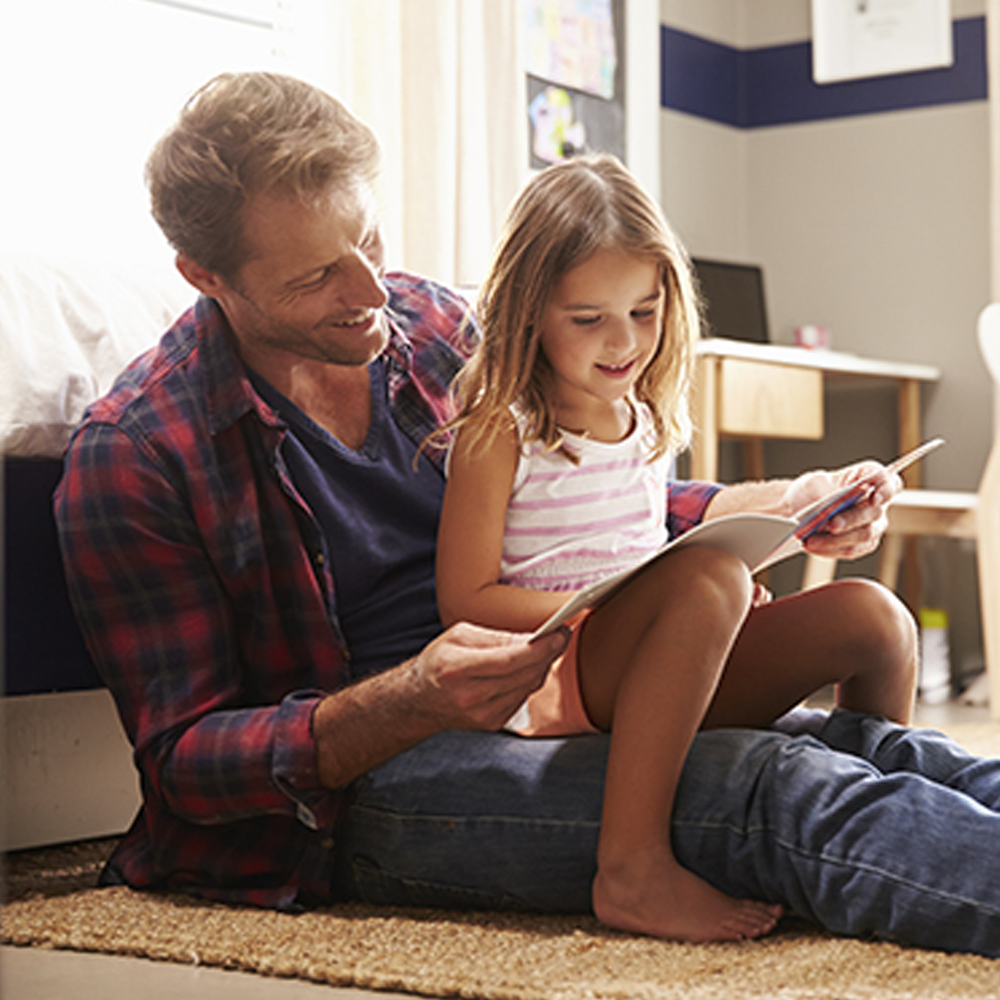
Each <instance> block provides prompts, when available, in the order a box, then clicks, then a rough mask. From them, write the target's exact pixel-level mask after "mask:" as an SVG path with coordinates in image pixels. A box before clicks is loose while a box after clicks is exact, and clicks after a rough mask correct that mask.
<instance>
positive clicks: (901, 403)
mask: <svg viewBox="0 0 1000 1000" xmlns="http://www.w3.org/2000/svg"><path fill="white" fill-rule="evenodd" d="M898 407H899V454H900V455H902V454H905V453H906V452H908V451H912V450H913V449H914V448H916V447H917V445H918V444H920V433H921V431H920V383H919V382H918V381H917V380H916V379H911V378H905V379H900V381H899V400H898ZM903 481H904V482H905V483H906V485H907V486H910V487H917V486H919V485H920V463H919V462H917V463H915V464H914V465H911V466H910V467H909V468H908V469H906V470H904V472H903Z"/></svg>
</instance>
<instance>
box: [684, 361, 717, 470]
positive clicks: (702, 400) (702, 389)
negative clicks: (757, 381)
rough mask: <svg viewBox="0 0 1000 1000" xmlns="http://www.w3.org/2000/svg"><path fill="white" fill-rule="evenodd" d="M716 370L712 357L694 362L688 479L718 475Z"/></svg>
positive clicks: (715, 362) (715, 363)
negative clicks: (692, 429) (692, 423)
mask: <svg viewBox="0 0 1000 1000" xmlns="http://www.w3.org/2000/svg"><path fill="white" fill-rule="evenodd" d="M718 394H719V369H718V362H717V360H716V359H715V358H711V357H708V358H698V359H697V360H696V362H695V375H694V389H693V392H692V393H691V419H692V420H693V421H694V439H693V441H692V442H691V478H692V479H705V480H708V481H710V482H712V481H715V480H716V479H718V477H719V420H718V413H719V405H718Z"/></svg>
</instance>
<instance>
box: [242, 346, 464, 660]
mask: <svg viewBox="0 0 1000 1000" xmlns="http://www.w3.org/2000/svg"><path fill="white" fill-rule="evenodd" d="M369 373H370V383H371V393H372V420H371V427H370V428H369V430H368V436H367V437H366V439H365V441H364V444H363V445H362V446H361V448H360V449H358V450H357V451H353V450H351V449H350V448H347V447H345V446H344V445H343V444H341V443H340V441H338V440H337V439H336V438H335V437H334V436H333V435H332V434H330V433H329V432H328V431H327V430H325V429H324V428H323V427H320V426H319V425H318V424H317V423H315V422H314V421H313V420H311V419H310V418H309V417H308V416H306V414H305V413H303V412H302V410H300V409H299V408H298V407H297V406H296V405H295V404H294V403H292V402H291V401H290V400H289V399H287V398H286V397H285V396H283V395H282V394H281V393H280V392H278V390H277V389H275V388H274V387H273V386H272V385H270V384H269V383H267V382H266V381H265V380H264V379H262V378H261V377H260V376H259V375H256V374H255V373H251V380H252V381H253V384H254V387H255V388H256V389H257V391H258V392H259V393H260V395H261V396H262V397H263V398H264V400H265V401H266V402H267V404H268V405H269V406H270V407H271V408H272V409H274V410H275V411H276V412H277V413H278V414H279V415H280V416H281V418H282V419H283V420H284V421H285V422H286V423H287V424H288V426H289V433H288V434H287V435H286V437H285V441H284V444H283V446H282V447H283V451H282V454H283V457H284V459H285V461H286V463H287V464H288V469H289V472H290V474H291V477H292V481H293V482H294V483H295V487H296V489H297V490H298V491H299V492H300V493H301V494H302V496H303V497H304V498H305V500H306V502H307V503H308V504H309V506H310V508H311V509H312V511H313V514H314V515H315V516H316V518H317V520H318V521H319V524H320V527H321V529H322V531H323V536H324V538H325V540H326V549H327V553H328V556H329V558H330V560H331V571H332V573H333V579H334V586H335V613H336V615H337V619H338V621H339V624H340V629H341V631H342V633H343V635H344V639H345V640H346V642H347V647H348V649H349V650H350V654H351V674H352V675H353V676H354V677H363V676H366V675H368V674H372V673H377V672H378V671H380V670H385V669H387V668H389V667H393V666H395V665H397V664H399V663H402V662H403V661H404V660H406V659H408V658H409V657H411V656H413V655H414V654H416V653H417V652H418V651H419V650H420V649H422V648H423V647H424V646H425V645H426V644H427V643H428V642H429V641H430V640H431V639H433V638H434V637H435V636H436V635H438V633H439V632H440V631H441V628H442V625H441V620H440V617H439V615H438V609H437V594H436V591H435V582H434V552H435V547H436V541H437V527H438V518H439V516H440V512H441V500H442V497H443V496H444V477H443V475H442V473H441V472H440V470H439V469H438V468H437V467H436V466H435V465H434V464H433V463H432V462H430V461H429V460H428V459H427V457H426V456H425V455H421V456H420V458H419V460H418V461H417V463H416V468H414V457H415V456H416V453H417V444H416V442H414V441H412V440H410V438H408V437H407V436H406V435H405V434H404V433H403V432H402V431H401V430H400V429H399V427H398V426H397V425H396V422H395V420H393V418H392V412H391V409H390V406H389V398H388V382H387V378H386V372H385V365H384V363H383V362H382V361H375V362H373V363H372V364H371V365H369Z"/></svg>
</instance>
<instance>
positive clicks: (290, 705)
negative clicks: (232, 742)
mask: <svg viewBox="0 0 1000 1000" xmlns="http://www.w3.org/2000/svg"><path fill="white" fill-rule="evenodd" d="M324 697H326V696H325V695H324V694H323V693H322V692H320V691H296V692H294V693H293V694H290V695H288V696H287V697H286V698H285V699H284V700H283V701H282V702H281V704H280V705H279V706H278V715H277V718H276V719H275V727H274V757H273V759H272V765H271V767H272V770H271V776H272V779H273V781H274V784H275V786H276V787H277V788H278V789H279V791H281V792H282V793H283V794H284V795H287V796H288V798H289V799H290V800H291V801H292V802H293V803H294V805H295V814H296V817H297V818H298V820H299V822H300V823H302V825H303V826H306V827H308V828H309V829H310V830H320V829H324V828H325V827H328V826H330V825H331V824H332V823H333V821H334V819H335V818H336V814H337V804H338V800H339V798H340V795H339V794H338V793H336V792H332V791H330V789H328V788H324V787H323V786H322V785H321V784H320V780H319V764H318V761H317V759H316V741H315V740H314V739H313V734H312V717H313V712H315V711H316V706H317V705H318V704H319V703H320V701H322V700H323V698H324Z"/></svg>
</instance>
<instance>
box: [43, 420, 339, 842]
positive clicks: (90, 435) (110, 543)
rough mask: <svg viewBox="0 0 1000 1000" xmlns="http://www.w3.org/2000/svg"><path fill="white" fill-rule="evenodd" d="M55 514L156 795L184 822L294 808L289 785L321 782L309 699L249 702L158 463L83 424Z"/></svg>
mask: <svg viewBox="0 0 1000 1000" xmlns="http://www.w3.org/2000/svg"><path fill="white" fill-rule="evenodd" d="M56 509H57V518H58V521H59V523H60V526H61V543H62V546H63V552H64V560H65V563H66V567H67V571H68V572H67V577H68V582H69V584H70V588H71V592H72V596H73V598H74V604H75V606H76V608H77V613H78V615H79V617H80V619H81V625H82V627H83V631H84V633H85V635H86V636H87V638H88V642H89V644H90V646H91V651H92V653H93V655H94V658H95V661H96V662H97V663H98V664H99V665H100V667H101V670H102V673H103V674H104V675H105V676H104V679H105V681H106V683H107V684H108V686H109V687H110V688H111V689H112V690H113V691H114V692H115V696H116V698H117V700H118V704H119V710H120V714H121V717H122V719H123V722H124V723H125V725H126V727H127V728H128V730H129V732H128V735H129V737H130V739H131V741H132V742H133V745H134V747H135V754H136V759H137V762H138V763H139V765H140V767H141V770H142V773H143V775H144V776H145V779H146V780H147V781H149V782H151V783H152V785H153V789H152V790H153V793H154V797H155V799H156V800H158V801H161V802H163V803H164V804H165V805H167V806H168V808H169V809H170V810H171V812H173V813H174V814H175V815H177V816H178V817H180V818H182V819H185V820H188V821H191V822H195V823H210V824H211V823H220V822H224V821H232V820H237V819H241V818H245V817H248V816H252V815H257V814H260V813H274V812H279V813H287V814H292V815H295V814H296V812H297V811H298V803H297V802H296V801H295V799H294V798H290V797H289V793H290V792H292V793H295V792H298V793H299V795H300V796H302V797H303V798H304V799H308V798H309V797H310V793H311V792H316V791H318V790H319V782H318V778H317V776H316V773H315V772H316V765H315V751H314V747H313V742H312V738H311V734H310V720H311V716H312V710H313V708H314V707H315V701H316V700H318V697H319V695H318V694H317V695H316V697H315V698H309V697H303V696H302V695H301V694H299V695H297V696H294V697H289V698H286V699H284V700H283V701H281V702H280V703H278V704H275V705H263V706H259V707H258V706H253V705H250V704H247V698H248V693H247V691H246V690H245V685H246V677H245V675H244V671H243V670H242V669H241V664H240V651H239V650H238V649H237V648H236V642H235V638H234V637H235V635H236V627H235V622H234V621H233V620H232V615H231V611H230V603H229V601H228V600H227V599H226V595H225V594H224V593H223V589H222V584H221V582H220V579H219V575H218V573H217V571H216V569H215V568H214V567H213V565H212V564H211V561H210V560H209V558H208V556H207V553H206V551H205V549H204V546H203V543H202V540H201V539H200V538H199V537H198V534H197V531H198V526H197V523H196V518H194V517H192V516H191V512H190V510H188V509H186V504H185V501H184V498H183V497H182V496H181V495H180V493H179V492H178V491H177V489H176V488H175V487H174V486H173V484H172V483H171V482H170V479H169V477H168V476H167V475H165V473H164V470H163V469H161V468H159V467H158V464H157V463H156V462H155V461H154V460H153V459H152V457H151V456H150V455H148V454H146V453H145V451H144V449H143V448H142V447H140V446H137V444H136V443H135V442H134V441H133V440H132V439H131V437H130V436H129V435H128V434H126V433H124V432H123V431H122V430H121V429H120V428H118V427H114V426H110V425H106V424H101V423H99V422H95V423H91V424H88V425H87V426H86V427H85V428H84V429H83V430H82V432H80V433H79V434H78V435H77V438H76V440H75V441H74V444H73V447H72V448H71V449H70V451H69V453H68V456H67V460H66V471H65V475H64V478H63V482H62V484H61V485H60V488H59V492H58V495H57V507H56ZM282 786H284V787H282Z"/></svg>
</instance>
